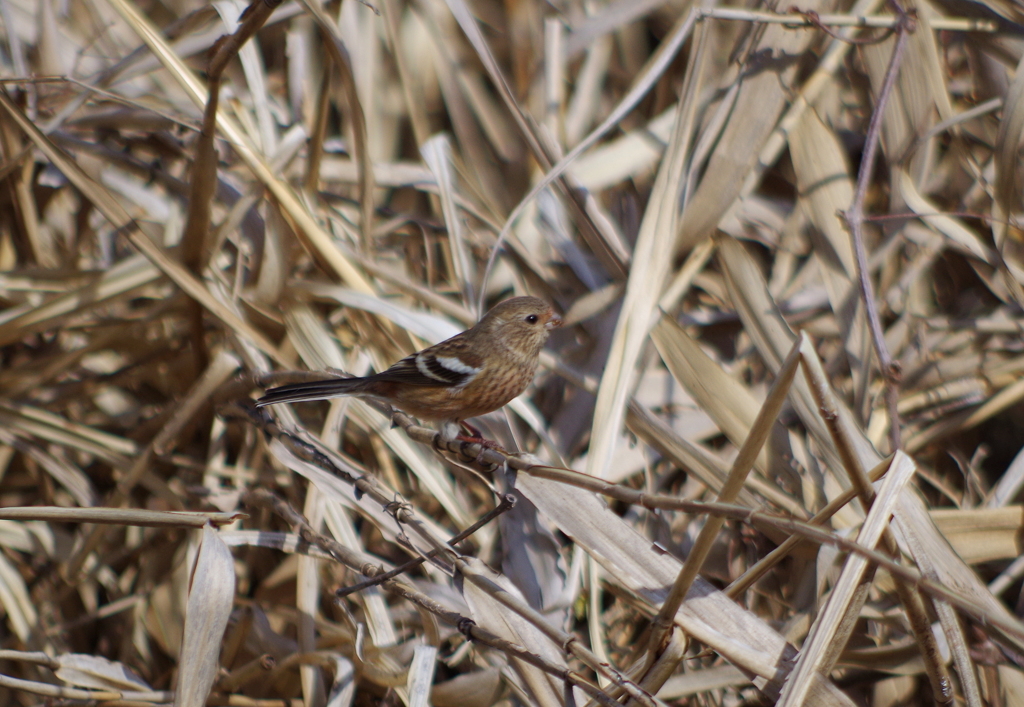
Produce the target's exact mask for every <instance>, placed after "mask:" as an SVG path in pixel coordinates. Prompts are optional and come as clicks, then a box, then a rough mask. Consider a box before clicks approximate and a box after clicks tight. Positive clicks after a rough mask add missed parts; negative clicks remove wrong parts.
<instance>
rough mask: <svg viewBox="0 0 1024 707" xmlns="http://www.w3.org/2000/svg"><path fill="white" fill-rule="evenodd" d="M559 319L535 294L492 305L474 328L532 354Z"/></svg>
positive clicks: (538, 349)
mask: <svg viewBox="0 0 1024 707" xmlns="http://www.w3.org/2000/svg"><path fill="white" fill-rule="evenodd" d="M561 325H562V318H561V317H560V316H558V315H557V314H556V313H555V310H554V309H552V308H551V305H549V304H548V303H547V302H545V301H544V300H542V299H538V298H537V297H513V298H512V299H508V300H505V301H504V302H502V303H500V304H497V305H495V306H494V307H493V308H492V309H491V310H490V311H489V312H487V314H485V315H484V318H483V319H481V320H480V323H479V324H477V325H476V327H474V328H475V329H477V330H478V331H480V332H481V333H484V334H485V335H486V336H487V337H488V338H491V337H494V338H495V339H496V340H497V341H499V342H501V343H502V344H504V346H505V347H506V348H509V349H511V350H513V351H514V352H516V353H518V354H522V355H524V356H536V355H537V354H538V353H540V350H541V349H542V348H543V347H544V342H546V341H547V340H548V334H550V333H551V330H552V329H555V328H556V327H560V326H561Z"/></svg>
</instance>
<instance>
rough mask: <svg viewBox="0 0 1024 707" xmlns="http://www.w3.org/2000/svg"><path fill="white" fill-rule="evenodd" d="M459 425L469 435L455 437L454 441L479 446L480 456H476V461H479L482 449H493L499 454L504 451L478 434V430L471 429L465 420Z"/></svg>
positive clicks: (495, 443) (498, 445) (471, 426)
mask: <svg viewBox="0 0 1024 707" xmlns="http://www.w3.org/2000/svg"><path fill="white" fill-rule="evenodd" d="M460 424H461V425H462V426H463V428H465V430H466V432H469V435H458V436H456V437H455V439H457V440H459V441H460V442H468V443H470V444H479V445H480V446H481V447H482V448H483V449H481V450H480V454H479V455H477V459H476V461H480V456H482V455H483V453H484V449H494V450H497V451H499V452H504V451H505V449H504V447H502V446H501V445H500V444H498V443H497V442H495V441H493V440H490V439H487V438H486V437H484V436H483V435H482V434H480V430H478V429H477V428H475V427H473V425H471V424H469V423H468V422H466V421H465V420H463V421H462V422H461V423H460Z"/></svg>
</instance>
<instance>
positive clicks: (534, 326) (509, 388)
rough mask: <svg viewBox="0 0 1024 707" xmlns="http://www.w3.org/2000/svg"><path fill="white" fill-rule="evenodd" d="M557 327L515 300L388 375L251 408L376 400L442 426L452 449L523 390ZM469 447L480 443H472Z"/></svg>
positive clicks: (308, 387) (540, 306)
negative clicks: (472, 422) (475, 423)
mask: <svg viewBox="0 0 1024 707" xmlns="http://www.w3.org/2000/svg"><path fill="white" fill-rule="evenodd" d="M561 325H562V318H561V317H560V316H558V315H557V314H555V311H554V310H553V309H552V308H551V306H550V305H549V304H548V303H547V302H545V301H544V300H541V299H537V298H536V297H513V298H512V299H510V300H505V301H504V302H502V303H501V304H498V305H496V306H495V307H494V308H493V309H491V310H490V311H489V312H487V314H485V315H484V317H483V319H481V320H480V321H479V322H477V324H476V326H474V327H473V328H472V329H467V330H466V331H464V332H462V333H461V334H457V335H456V336H453V337H452V338H450V339H448V340H447V341H442V342H441V343H440V344H436V345H434V346H431V347H430V348H426V349H423V350H422V351H420V352H418V353H414V354H411V355H409V356H406V357H405V358H403V359H402V360H401V361H399V362H398V363H396V364H395V365H393V366H391V368H389V369H387V370H386V371H381V372H380V373H375V374H373V375H371V376H366V377H365V378H330V379H327V380H322V381H312V382H309V383H294V384H292V385H283V386H281V387H280V388H273V389H271V390H268V391H267V394H266V395H264V396H263V397H262V398H260V399H259V400H258V401H256V405H257V406H258V407H263V406H264V405H274V404H275V403H294V402H299V401H302V400H325V399H327V398H338V397H341V396H343V395H356V396H359V397H365V398H375V399H377V400H381V401H383V402H385V403H388V404H389V405H391V406H392V407H395V408H398V409H399V410H403V411H405V412H407V413H409V414H410V415H412V416H414V417H418V418H420V419H421V420H427V421H430V422H436V423H440V428H441V437H442V439H444V440H446V441H451V440H454V439H457V438H458V437H459V425H460V423H462V422H463V420H466V419H468V418H471V417H477V416H478V415H484V414H486V413H488V412H491V411H492V410H497V409H498V408H500V407H501V406H502V405H504V404H505V403H507V402H508V401H510V400H512V398H515V397H516V396H518V395H519V394H520V393H522V392H523V391H524V390H526V386H528V385H529V384H530V381H532V380H533V375H534V374H535V373H536V372H537V358H538V356H539V355H540V350H541V349H542V348H544V342H546V341H547V340H548V334H549V333H550V332H551V330H552V329H554V328H556V327H559V326H561ZM467 426H468V425H467ZM473 441H479V440H478V438H477V436H474V438H473Z"/></svg>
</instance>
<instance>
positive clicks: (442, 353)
mask: <svg viewBox="0 0 1024 707" xmlns="http://www.w3.org/2000/svg"><path fill="white" fill-rule="evenodd" d="M483 365H484V362H483V359H482V358H481V357H480V356H479V355H478V354H474V353H473V352H472V351H470V346H469V342H468V341H466V339H465V338H464V337H462V336H456V337H454V338H451V339H448V340H447V341H442V342H441V343H440V344H437V345H436V346H431V347H430V348H428V349H423V350H422V351H420V352H418V353H414V354H411V355H409V356H406V357H405V358H403V359H402V360H401V361H399V362H398V363H396V364H395V365H393V366H392V367H391V368H389V369H387V370H386V371H381V372H380V373H378V374H376V375H374V376H371V378H373V379H374V380H378V381H390V382H394V383H406V384H409V385H427V386H444V387H452V388H464V387H465V386H467V385H469V384H470V382H472V380H473V379H474V378H475V377H476V376H477V374H478V373H480V371H482V370H483Z"/></svg>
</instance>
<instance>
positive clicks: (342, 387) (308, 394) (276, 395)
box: [256, 378, 366, 407]
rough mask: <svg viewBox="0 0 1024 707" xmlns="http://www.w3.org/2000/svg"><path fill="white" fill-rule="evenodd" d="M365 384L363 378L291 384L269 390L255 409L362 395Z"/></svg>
mask: <svg viewBox="0 0 1024 707" xmlns="http://www.w3.org/2000/svg"><path fill="white" fill-rule="evenodd" d="M365 384H366V379H365V378H330V379H327V380H321V381H309V382H307V383H292V384H290V385H282V386H280V387H278V388H271V389H270V390H268V391H267V393H266V395H264V396H263V397H262V398H260V399H259V400H257V401H256V407H263V406H265V405H276V404H277V403H297V402H301V401H303V400H326V399H328V398H340V397H342V396H344V395H358V394H359V393H362V392H363V390H364V388H365Z"/></svg>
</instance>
